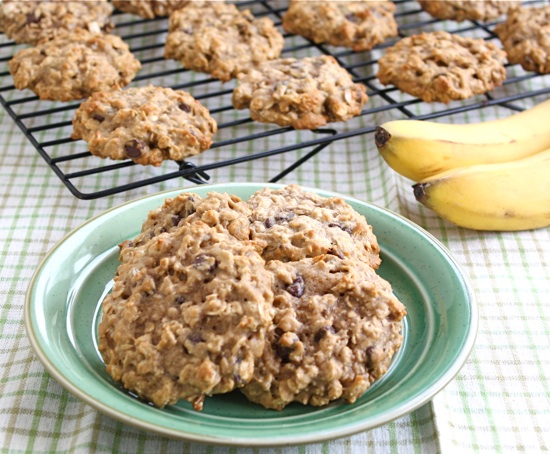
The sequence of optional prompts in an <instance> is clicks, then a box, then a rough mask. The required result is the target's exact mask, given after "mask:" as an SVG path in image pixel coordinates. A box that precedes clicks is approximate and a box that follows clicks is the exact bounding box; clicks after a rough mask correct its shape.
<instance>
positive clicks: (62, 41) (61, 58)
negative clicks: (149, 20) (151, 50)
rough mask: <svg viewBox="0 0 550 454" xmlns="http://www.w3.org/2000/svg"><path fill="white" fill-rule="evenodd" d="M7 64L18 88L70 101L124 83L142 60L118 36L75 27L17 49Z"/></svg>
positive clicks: (115, 88) (117, 87) (45, 96)
mask: <svg viewBox="0 0 550 454" xmlns="http://www.w3.org/2000/svg"><path fill="white" fill-rule="evenodd" d="M9 68H10V73H11V74H12V76H13V82H14V84H15V87H16V88H17V89H19V90H23V89H25V88H28V89H30V90H32V91H33V92H34V93H36V94H37V95H38V97H39V98H40V99H47V100H55V101H71V100H76V99H82V98H86V97H88V96H90V95H91V94H92V93H94V92H96V91H102V90H106V91H110V90H118V89H120V88H122V87H124V86H126V85H127V84H129V83H130V81H131V80H132V79H133V78H134V76H135V74H136V73H137V72H138V71H139V70H140V69H141V63H140V62H139V60H137V59H136V58H135V57H134V56H133V55H132V53H131V52H130V50H129V48H128V45H127V44H126V43H125V42H124V41H122V39H121V38H120V37H118V36H115V35H108V34H96V33H91V32H89V31H87V30H83V29H77V30H75V31H73V32H67V33H64V34H61V35H59V36H57V37H55V38H53V39H52V40H50V41H42V42H40V43H38V44H37V45H36V47H31V48H28V49H22V50H20V51H19V52H17V53H16V54H15V56H14V57H13V58H12V59H11V60H10V62H9Z"/></svg>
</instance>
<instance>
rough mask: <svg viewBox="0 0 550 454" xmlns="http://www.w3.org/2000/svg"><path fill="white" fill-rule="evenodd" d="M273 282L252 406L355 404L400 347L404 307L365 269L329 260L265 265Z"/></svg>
mask: <svg viewBox="0 0 550 454" xmlns="http://www.w3.org/2000/svg"><path fill="white" fill-rule="evenodd" d="M267 269H268V270H270V271H271V272H272V273H273V275H274V278H275V285H274V295H275V298H274V301H273V306H274V310H275V315H274V318H273V324H272V325H271V327H270V329H269V331H268V333H267V342H266V347H265V350H264V353H263V355H262V357H261V358H260V360H258V361H257V363H256V368H255V372H254V378H253V379H252V381H250V383H248V384H247V385H245V386H244V387H243V388H241V392H242V393H243V394H244V395H245V396H246V397H247V398H248V399H249V400H251V401H252V402H256V403H259V404H261V405H263V406H264V407H266V408H272V409H276V410H281V409H283V408H284V407H285V406H286V405H288V404H290V403H291V402H300V403H302V404H304V405H305V404H309V405H314V406H322V405H326V404H328V403H329V402H332V401H334V400H336V399H344V400H345V401H347V402H348V403H353V402H355V401H356V400H357V399H358V398H359V397H361V396H362V395H363V394H364V392H365V391H366V390H367V389H368V388H369V386H370V385H371V383H373V382H374V381H375V380H377V379H379V378H380V377H382V376H383V375H384V374H385V373H386V372H387V371H388V367H389V365H390V362H391V359H392V357H393V356H394V354H395V352H396V351H397V350H398V349H399V347H400V346H401V343H402V341H403V336H402V334H401V329H402V320H403V318H404V317H405V314H406V310H405V307H404V306H403V304H402V303H401V302H400V301H399V300H398V299H397V298H396V297H395V296H394V295H393V294H392V289H391V287H390V285H389V283H388V282H386V281H384V280H383V279H382V278H380V277H379V276H378V275H377V274H376V273H375V272H374V270H373V269H372V268H371V267H370V266H368V265H367V264H365V263H363V262H360V261H357V260H353V259H340V258H338V257H336V256H333V255H325V256H319V257H316V258H307V259H303V260H300V261H297V262H279V261H272V262H270V263H268V264H267Z"/></svg>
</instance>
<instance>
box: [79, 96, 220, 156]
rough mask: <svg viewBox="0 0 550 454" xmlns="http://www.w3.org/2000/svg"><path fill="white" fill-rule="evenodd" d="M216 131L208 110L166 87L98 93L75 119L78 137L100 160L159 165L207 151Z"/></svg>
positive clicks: (84, 103)
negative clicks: (122, 160)
mask: <svg viewBox="0 0 550 454" xmlns="http://www.w3.org/2000/svg"><path fill="white" fill-rule="evenodd" d="M216 130H217V124H216V121H215V120H214V119H213V118H212V117H211V116H210V113H209V111H208V110H207V109H206V108H205V107H204V106H202V105H201V104H200V103H199V102H198V101H197V100H196V99H195V98H193V97H192V96H191V95H190V94H189V93H187V92H185V91H182V90H172V89H171V88H163V87H155V86H148V87H139V88H128V89H125V90H117V91H112V92H105V91H101V92H97V93H94V94H93V95H92V96H91V97H90V98H88V99H87V100H86V101H84V102H83V103H82V104H81V105H80V107H79V108H78V109H77V111H76V113H75V116H74V118H73V134H72V136H71V137H72V138H73V139H83V140H85V141H86V142H88V147H89V149H90V152H91V153H92V154H94V155H95V156H99V157H101V158H111V159H131V160H132V161H134V162H136V163H137V164H143V165H153V166H159V165H160V164H162V162H163V161H164V160H175V161H180V160H183V159H184V158H186V157H188V156H193V155H196V154H198V153H201V152H202V151H204V150H206V149H208V148H209V147H210V145H211V144H212V136H213V135H214V133H215V132H216Z"/></svg>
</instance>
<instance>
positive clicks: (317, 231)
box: [248, 185, 380, 269]
mask: <svg viewBox="0 0 550 454" xmlns="http://www.w3.org/2000/svg"><path fill="white" fill-rule="evenodd" d="M248 205H249V206H250V209H251V216H250V220H251V226H250V229H251V239H252V240H253V241H254V242H255V243H257V245H258V248H259V250H260V251H261V254H262V257H263V258H264V259H265V260H266V261H269V260H280V261H283V262H287V261H298V260H302V259H304V258H307V257H310V258H312V257H316V256H321V255H325V254H329V255H330V254H331V255H335V256H337V257H340V258H341V259H344V258H354V259H357V260H360V261H362V262H364V263H366V264H368V265H369V266H371V267H372V268H374V269H376V268H378V266H379V265H380V256H379V253H380V248H379V246H378V241H377V240H376V236H375V235H374V234H373V232H372V227H371V226H370V225H369V224H368V223H367V220H366V219H365V217H364V216H361V215H360V214H359V213H357V212H356V211H355V210H354V209H353V208H352V207H351V206H350V205H349V204H347V203H346V202H345V201H344V200H343V199H341V198H340V197H328V198H325V197H321V196H319V195H317V194H315V193H312V192H307V191H305V190H303V189H302V188H301V187H300V186H298V185H289V186H286V187H284V188H282V189H277V190H274V189H270V188H265V189H263V190H261V191H258V192H256V193H255V194H254V195H252V197H250V198H249V199H248Z"/></svg>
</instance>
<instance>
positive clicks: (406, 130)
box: [375, 100, 550, 231]
mask: <svg viewBox="0 0 550 454" xmlns="http://www.w3.org/2000/svg"><path fill="white" fill-rule="evenodd" d="M375 142H376V146H377V147H378V150H379V152H380V154H381V155H382V157H383V158H384V160H385V161H386V162H387V163H388V164H389V165H390V167H392V168H393V169H394V170H395V171H397V172H398V173H400V174H402V175H404V176H406V177H408V178H410V179H412V180H414V181H416V182H417V184H415V185H414V186H413V190H414V195H415V197H416V199H417V200H418V201H419V202H420V203H422V204H424V205H425V206H427V207H428V208H430V209H432V210H433V211H434V212H436V213H437V214H438V215H439V216H441V217H442V218H444V219H447V220H448V221H451V222H453V223H455V224H457V225H459V226H461V227H467V228H471V229H476V230H499V231H513V230H527V229H535V228H541V227H547V226H550V100H548V101H545V102H543V103H541V104H539V105H537V106H535V107H533V108H532V109H529V110H526V111H523V112H521V113H518V114H515V115H511V116H509V117H507V118H503V119H500V120H494V121H487V122H481V123H473V124H464V125H455V124H440V123H433V122H429V121H416V120H398V121H390V122H387V123H384V124H383V125H381V126H380V127H378V128H377V129H376V132H375Z"/></svg>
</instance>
